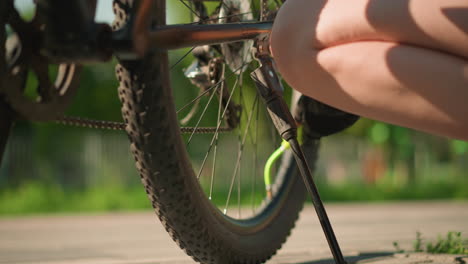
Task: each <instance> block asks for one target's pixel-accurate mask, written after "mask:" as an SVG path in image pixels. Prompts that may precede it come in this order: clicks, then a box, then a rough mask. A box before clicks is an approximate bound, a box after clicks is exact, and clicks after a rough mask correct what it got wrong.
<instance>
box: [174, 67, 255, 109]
mask: <svg viewBox="0 0 468 264" xmlns="http://www.w3.org/2000/svg"><path fill="white" fill-rule="evenodd" d="M245 65H247V63H244V64H243V65H241V66H240V67H239V68H237V69H236V70H235V71H233V72H231V73H229V74H228V75H227V76H225V77H224V78H223V79H221V80H220V81H218V82H217V83H215V84H213V85H212V86H210V87H209V88H207V89H206V90H205V91H204V92H203V93H201V94H200V95H198V96H197V97H195V98H194V99H192V100H191V101H190V102H188V103H187V104H185V105H184V106H182V107H181V108H179V109H178V110H177V111H176V113H177V114H178V113H179V112H180V111H182V110H184V109H186V108H187V107H189V106H190V105H192V104H193V103H195V101H197V100H200V98H202V97H203V96H204V95H205V94H207V93H209V92H210V91H211V90H213V89H215V88H216V87H217V86H218V85H219V84H220V83H222V82H224V81H225V80H226V79H227V78H228V77H231V76H232V75H234V74H235V73H236V72H238V71H239V70H241V69H242V68H243V67H245Z"/></svg>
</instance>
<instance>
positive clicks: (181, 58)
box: [169, 46, 197, 71]
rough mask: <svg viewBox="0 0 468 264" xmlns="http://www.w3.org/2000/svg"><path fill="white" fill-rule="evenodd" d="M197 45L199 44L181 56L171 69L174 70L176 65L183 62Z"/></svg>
mask: <svg viewBox="0 0 468 264" xmlns="http://www.w3.org/2000/svg"><path fill="white" fill-rule="evenodd" d="M196 47H197V46H195V47H192V48H190V50H189V51H187V52H186V53H185V54H184V55H183V56H182V57H180V58H179V59H178V60H177V61H176V62H175V63H174V64H173V65H172V66H171V68H169V70H170V71H172V70H173V69H174V68H175V66H177V64H179V63H181V62H182V61H183V60H184V59H185V58H186V57H187V56H188V55H189V54H190V53H191V52H192V51H193V50H194V49H195V48H196Z"/></svg>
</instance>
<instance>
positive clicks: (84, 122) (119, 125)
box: [55, 116, 233, 134]
mask: <svg viewBox="0 0 468 264" xmlns="http://www.w3.org/2000/svg"><path fill="white" fill-rule="evenodd" d="M55 123H57V124H61V125H67V126H76V127H85V128H93V129H104V130H119V131H122V130H125V127H126V124H125V123H124V122H116V121H107V120H95V119H88V118H82V117H75V116H62V117H60V118H57V119H56V120H55ZM194 130H195V133H196V134H214V133H216V132H218V133H226V132H231V131H232V130H233V129H232V128H230V127H220V128H216V127H197V128H195V127H181V128H180V132H181V133H182V134H191V133H193V131H194Z"/></svg>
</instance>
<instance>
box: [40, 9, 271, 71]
mask: <svg viewBox="0 0 468 264" xmlns="http://www.w3.org/2000/svg"><path fill="white" fill-rule="evenodd" d="M44 1H46V2H47V3H48V4H47V6H55V4H56V2H57V0H44ZM58 2H62V0H59V1H58ZM67 2H74V1H67ZM78 2H80V1H79V0H78ZM78 2H77V3H76V4H74V5H73V4H72V3H67V5H71V6H75V7H77V8H75V9H73V10H66V9H63V8H55V9H51V12H55V13H57V15H53V16H51V15H50V14H48V16H47V17H51V18H52V19H53V20H51V21H49V23H50V24H51V25H57V29H55V30H53V31H52V32H50V33H49V34H46V36H45V38H46V41H45V43H49V46H48V47H47V49H49V50H51V52H48V56H49V57H51V58H52V59H53V60H54V61H60V62H62V61H66V62H89V61H106V60H109V59H110V58H111V55H112V54H113V55H116V56H119V57H120V58H125V59H136V58H139V57H143V56H144V55H145V54H146V53H148V52H149V51H151V50H157V49H159V50H172V49H179V48H184V47H193V46H200V45H213V44H220V43H228V42H236V41H243V40H249V39H256V38H258V37H261V36H263V35H267V34H269V33H270V32H271V28H272V26H273V22H272V21H266V22H258V23H252V22H239V23H227V24H203V25H202V24H185V25H184V24H183V25H167V26H163V27H159V28H156V29H150V27H151V26H150V20H151V10H153V8H152V7H153V5H154V0H141V1H140V2H139V6H137V7H136V9H135V12H137V15H136V16H135V17H136V18H135V19H132V20H130V21H128V23H127V24H126V25H125V26H124V28H122V29H120V30H119V31H116V32H111V30H110V28H109V27H108V26H107V25H103V24H97V23H95V22H94V19H93V18H92V16H90V15H89V8H84V7H83V3H82V2H81V4H78ZM60 4H61V5H63V3H60ZM64 20H65V21H64ZM76 21H79V23H77V22H76ZM68 22H70V23H68ZM73 22H75V23H73ZM70 24H78V25H86V28H85V29H83V26H76V27H72V28H70V27H69V28H68V29H66V28H63V27H62V25H70ZM88 25H90V26H88ZM84 31H86V32H87V33H88V34H85V33H86V32H85V33H84ZM63 32H67V34H68V35H71V36H75V37H74V38H72V40H70V39H64V38H62V37H61V36H62V35H63ZM84 35H86V36H88V38H87V39H86V38H85V41H83V36H84ZM89 36H91V37H89ZM49 39H50V40H51V41H47V40H49ZM51 43H52V45H51ZM85 45H87V46H89V48H87V50H86V52H83V46H85ZM51 47H52V48H51ZM108 47H111V49H109V48H108ZM78 50H79V51H80V52H74V51H78ZM60 51H63V52H60ZM71 53H72V54H71ZM57 54H58V55H57ZM61 54H66V55H67V56H61Z"/></svg>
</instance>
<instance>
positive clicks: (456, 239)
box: [393, 231, 468, 254]
mask: <svg viewBox="0 0 468 264" xmlns="http://www.w3.org/2000/svg"><path fill="white" fill-rule="evenodd" d="M393 246H394V247H395V251H396V252H398V253H402V252H405V251H406V250H403V249H401V248H400V245H399V244H398V242H396V241H395V242H393ZM413 251H414V252H427V253H432V254H468V239H464V238H463V237H462V233H461V232H453V231H451V232H448V233H447V236H446V237H445V238H443V237H442V236H439V238H438V239H437V241H436V242H427V243H426V245H425V247H424V246H423V237H422V234H421V232H416V239H415V241H414V242H413Z"/></svg>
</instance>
